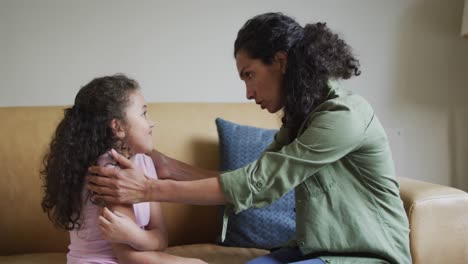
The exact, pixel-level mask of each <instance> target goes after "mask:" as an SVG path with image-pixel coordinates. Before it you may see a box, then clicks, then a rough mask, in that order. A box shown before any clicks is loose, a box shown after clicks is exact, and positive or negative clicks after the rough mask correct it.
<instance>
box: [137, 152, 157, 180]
mask: <svg viewBox="0 0 468 264" xmlns="http://www.w3.org/2000/svg"><path fill="white" fill-rule="evenodd" d="M133 163H134V164H135V165H136V166H137V167H138V168H139V169H141V170H143V172H144V173H145V175H146V176H148V177H149V178H154V179H157V178H158V176H157V173H156V169H155V167H154V163H153V160H152V159H151V157H149V156H148V155H145V154H135V156H134V158H133Z"/></svg>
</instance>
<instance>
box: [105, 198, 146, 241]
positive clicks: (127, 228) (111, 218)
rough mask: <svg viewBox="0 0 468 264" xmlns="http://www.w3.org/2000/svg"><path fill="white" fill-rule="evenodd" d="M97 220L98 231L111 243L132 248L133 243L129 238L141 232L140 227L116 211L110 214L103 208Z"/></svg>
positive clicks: (109, 211)
mask: <svg viewBox="0 0 468 264" xmlns="http://www.w3.org/2000/svg"><path fill="white" fill-rule="evenodd" d="M98 220H99V230H101V233H102V235H103V236H104V238H105V239H106V240H107V241H109V242H112V243H121V244H127V245H129V246H132V244H133V243H132V241H131V240H130V238H131V237H135V233H138V232H140V231H141V229H140V227H138V225H137V224H135V222H134V221H133V220H132V219H131V218H130V217H128V216H126V215H125V214H122V213H120V212H118V211H115V212H111V210H109V209H107V207H104V208H103V210H102V213H101V215H100V216H99V219H98ZM132 233H133V234H132ZM130 234H131V235H130ZM132 247H133V246H132Z"/></svg>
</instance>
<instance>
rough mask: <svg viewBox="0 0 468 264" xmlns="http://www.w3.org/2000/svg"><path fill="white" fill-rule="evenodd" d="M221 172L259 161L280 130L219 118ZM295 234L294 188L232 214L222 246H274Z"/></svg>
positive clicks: (217, 123)
mask: <svg viewBox="0 0 468 264" xmlns="http://www.w3.org/2000/svg"><path fill="white" fill-rule="evenodd" d="M216 126H217V128H218V135H219V145H220V159H221V168H220V169H221V171H230V170H235V169H237V168H240V167H242V166H244V165H247V164H248V163H250V162H252V161H254V160H256V159H257V158H258V157H259V156H260V154H261V153H262V152H263V151H264V150H265V149H266V147H268V145H269V144H270V143H271V142H272V141H273V137H274V135H275V133H276V132H277V130H274V129H264V128H258V127H252V126H245V125H240V124H236V123H233V122H229V121H226V120H223V119H221V118H217V119H216ZM294 234H295V214H294V191H293V190H292V191H290V192H288V193H287V194H286V195H284V196H283V197H281V198H280V199H279V200H277V201H276V202H275V203H273V204H271V205H269V206H267V207H263V208H252V209H248V210H245V211H243V212H240V213H239V214H236V215H234V214H232V215H230V216H229V221H228V226H227V231H226V238H225V240H224V241H223V242H221V244H222V245H225V246H237V247H255V248H264V249H271V248H273V247H275V246H278V245H280V244H283V243H285V242H287V241H288V240H289V239H291V238H293V236H294Z"/></svg>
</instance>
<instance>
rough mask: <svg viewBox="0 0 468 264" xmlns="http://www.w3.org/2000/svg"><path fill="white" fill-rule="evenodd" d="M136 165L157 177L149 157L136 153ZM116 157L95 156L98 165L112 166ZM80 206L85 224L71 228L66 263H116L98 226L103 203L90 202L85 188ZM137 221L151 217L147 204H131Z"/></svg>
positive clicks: (141, 223)
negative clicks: (78, 227)
mask: <svg viewBox="0 0 468 264" xmlns="http://www.w3.org/2000/svg"><path fill="white" fill-rule="evenodd" d="M132 161H133V163H134V164H135V165H136V167H137V168H139V169H141V170H142V171H144V173H145V175H147V176H148V177H150V178H157V175H156V170H155V168H154V164H153V161H152V160H151V158H150V157H148V156H146V155H143V154H137V155H135V156H134V157H133V158H132ZM114 163H115V161H114V160H113V159H112V158H111V156H109V155H108V154H103V155H101V156H100V157H99V158H98V161H97V164H98V165H100V166H106V167H114V165H113V164H114ZM82 197H83V209H82V211H81V214H82V216H83V219H84V224H83V225H82V227H81V228H80V229H79V230H76V229H75V230H72V231H70V245H69V246H68V249H69V252H68V254H67V263H68V264H84V263H86V264H94V263H96V264H117V263H118V262H117V258H116V256H115V255H114V253H113V252H112V246H111V243H110V242H108V241H106V240H105V239H104V237H103V236H102V234H101V231H100V230H99V227H98V226H99V222H98V217H99V215H100V212H101V209H102V206H99V205H96V204H93V203H92V202H91V201H90V200H89V199H87V197H88V191H87V190H86V189H85V190H84V191H83V195H82ZM133 211H134V212H135V217H136V222H137V224H138V226H140V227H141V228H144V227H145V226H147V225H148V223H149V220H150V204H149V203H138V204H134V205H133Z"/></svg>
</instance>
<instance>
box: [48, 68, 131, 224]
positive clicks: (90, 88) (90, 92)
mask: <svg viewBox="0 0 468 264" xmlns="http://www.w3.org/2000/svg"><path fill="white" fill-rule="evenodd" d="M137 89H139V85H138V83H137V82H136V81H134V80H132V79H129V78H127V77H126V76H124V75H120V74H119V75H114V76H105V77H101V78H96V79H94V80H92V81H91V82H90V83H88V84H87V85H85V86H84V87H82V88H81V89H80V91H79V92H78V94H77V95H76V98H75V103H74V105H73V107H70V108H67V109H65V111H64V117H63V119H62V120H61V121H60V123H59V124H58V126H57V129H56V131H55V134H54V135H53V138H52V141H51V143H50V147H49V151H48V153H47V154H46V155H45V156H44V159H43V164H44V169H43V170H42V171H41V174H42V179H43V184H44V185H43V188H44V197H43V199H42V203H41V206H42V209H43V210H44V212H46V213H47V214H48V217H49V219H50V220H51V221H52V222H53V223H54V224H55V225H56V226H57V227H59V228H62V229H65V230H72V229H75V228H77V229H79V228H80V226H81V225H82V219H81V210H82V202H83V200H82V193H83V191H84V182H85V180H84V177H85V176H86V174H87V168H88V167H89V166H91V165H93V164H94V163H95V162H96V160H97V158H98V157H99V155H101V154H103V153H105V151H107V150H109V149H110V148H112V147H114V146H115V145H116V144H117V142H118V141H119V140H118V139H117V138H116V137H115V136H114V133H113V131H112V128H111V127H110V123H111V121H112V120H113V119H118V120H122V121H124V122H125V108H126V107H127V106H128V105H129V103H130V101H129V97H130V94H131V93H133V92H134V91H136V90H137ZM88 197H89V196H88Z"/></svg>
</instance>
